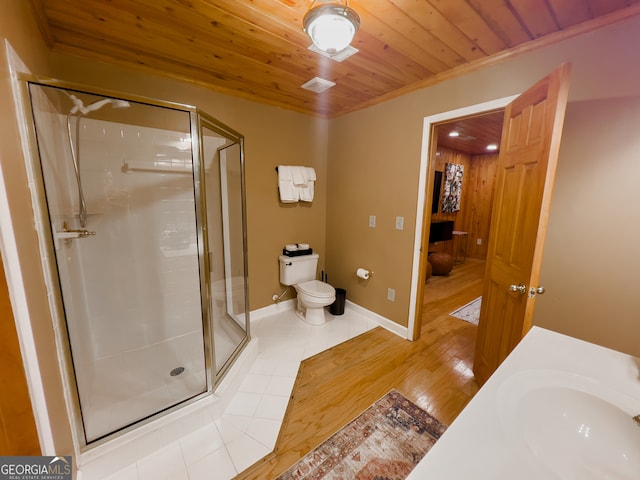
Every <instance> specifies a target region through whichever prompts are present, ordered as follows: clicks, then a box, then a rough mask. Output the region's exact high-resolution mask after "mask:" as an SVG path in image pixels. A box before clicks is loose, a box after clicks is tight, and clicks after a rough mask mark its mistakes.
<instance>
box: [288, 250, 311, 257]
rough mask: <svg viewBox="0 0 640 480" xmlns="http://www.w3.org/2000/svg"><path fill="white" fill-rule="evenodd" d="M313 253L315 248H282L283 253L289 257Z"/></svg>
mask: <svg viewBox="0 0 640 480" xmlns="http://www.w3.org/2000/svg"><path fill="white" fill-rule="evenodd" d="M312 253H313V248H307V249H306V250H287V249H286V248H283V249H282V254H283V255H286V256H287V257H299V256H300V255H311V254H312Z"/></svg>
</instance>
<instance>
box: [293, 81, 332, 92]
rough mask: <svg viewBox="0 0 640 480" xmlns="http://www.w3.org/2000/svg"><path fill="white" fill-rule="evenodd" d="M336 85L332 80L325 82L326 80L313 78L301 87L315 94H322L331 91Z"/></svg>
mask: <svg viewBox="0 0 640 480" xmlns="http://www.w3.org/2000/svg"><path fill="white" fill-rule="evenodd" d="M334 85H335V83H334V82H332V81H330V80H325V79H324V78H320V77H313V78H312V79H311V80H309V81H308V82H305V83H303V84H302V85H300V86H301V87H302V88H304V89H305V90H310V91H312V92H315V93H322V92H324V91H325V90H329V89H330V88H331V87H333V86H334Z"/></svg>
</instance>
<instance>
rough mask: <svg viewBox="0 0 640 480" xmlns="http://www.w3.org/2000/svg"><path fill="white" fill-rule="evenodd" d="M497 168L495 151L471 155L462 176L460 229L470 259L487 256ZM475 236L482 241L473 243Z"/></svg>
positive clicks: (475, 239)
mask: <svg viewBox="0 0 640 480" xmlns="http://www.w3.org/2000/svg"><path fill="white" fill-rule="evenodd" d="M497 167H498V155H497V154H492V155H473V156H472V157H471V162H470V168H469V172H466V171H465V177H466V178H464V179H463V180H462V200H463V202H464V221H463V223H462V224H463V228H462V230H464V231H465V232H469V239H468V244H467V256H468V257H470V258H478V259H481V260H486V258H487V248H488V245H489V230H490V227H491V211H492V209H493V192H494V190H495V183H496V173H497V171H498V170H497ZM467 173H468V174H467ZM460 208H463V207H462V205H461V207H460ZM478 239H480V240H481V242H482V243H481V244H480V245H478V244H477V240H478Z"/></svg>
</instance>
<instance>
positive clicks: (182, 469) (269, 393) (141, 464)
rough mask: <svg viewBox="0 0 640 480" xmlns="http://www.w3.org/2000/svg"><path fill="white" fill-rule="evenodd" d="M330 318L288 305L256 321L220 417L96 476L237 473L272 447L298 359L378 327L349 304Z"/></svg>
mask: <svg viewBox="0 0 640 480" xmlns="http://www.w3.org/2000/svg"><path fill="white" fill-rule="evenodd" d="M327 318H328V321H327V323H326V324H325V325H322V326H311V325H307V324H305V323H303V322H302V321H301V320H299V319H298V318H297V317H296V315H295V313H294V312H293V310H285V311H284V312H281V313H278V314H276V315H272V316H268V317H264V318H260V319H258V320H255V321H253V322H252V325H251V328H252V336H253V337H254V338H258V355H257V357H256V360H255V361H254V362H253V364H252V366H251V368H250V371H249V373H248V374H247V375H246V377H245V379H244V380H243V381H242V384H241V386H240V388H239V389H238V391H237V392H236V393H235V394H234V397H233V399H232V400H231V402H230V403H229V406H228V407H227V408H226V409H225V411H224V413H223V414H222V416H221V417H220V418H212V417H210V418H203V420H202V426H199V427H198V428H196V429H192V428H190V429H187V431H189V433H188V434H187V435H184V436H182V437H181V438H180V439H179V440H175V441H171V442H169V443H164V444H158V445H153V444H150V445H138V446H137V452H136V453H134V450H135V449H129V451H130V452H131V453H130V456H131V462H130V464H129V466H127V467H125V468H122V469H119V470H118V471H116V472H115V473H114V472H113V469H111V471H110V472H103V474H102V475H99V472H95V471H94V472H92V475H91V478H94V477H95V478H102V479H105V480H116V479H117V480H162V479H166V480H201V479H206V480H211V479H212V478H215V479H216V480H225V479H230V478H233V477H234V476H235V475H236V474H237V473H238V472H241V471H242V470H244V469H245V468H247V467H248V466H250V465H252V464H253V463H254V462H256V461H257V460H259V459H260V458H261V457H263V456H264V455H266V454H267V453H269V452H270V451H271V450H272V449H273V446H274V444H275V441H276V438H277V436H278V432H279V430H280V425H281V423H282V420H283V417H284V414H285V410H286V408H287V403H288V401H289V396H290V394H291V390H292V388H293V384H294V381H295V378H296V374H297V371H298V366H299V365H300V361H301V360H304V359H305V358H308V357H310V356H312V355H315V354H316V353H319V352H321V351H323V350H326V349H327V348H330V347H332V346H334V345H337V344H339V343H341V342H344V341H346V340H348V339H350V338H353V337H355V336H357V335H359V334H361V333H364V332H365V331H367V330H369V329H371V328H373V327H375V326H377V324H376V323H375V322H374V321H372V320H370V319H368V318H367V317H366V316H364V315H362V314H360V313H357V312H355V311H354V310H352V309H350V308H349V307H348V306H347V308H346V309H345V313H344V315H340V316H333V315H331V314H329V313H327ZM177 437H178V435H175V436H171V438H177ZM120 465H122V463H121V464H120ZM105 473H106V474H105ZM87 477H88V476H83V478H87Z"/></svg>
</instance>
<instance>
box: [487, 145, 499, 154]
mask: <svg viewBox="0 0 640 480" xmlns="http://www.w3.org/2000/svg"><path fill="white" fill-rule="evenodd" d="M487 150H489V151H490V152H495V151H496V150H498V145H496V144H495V143H492V144H490V145H487Z"/></svg>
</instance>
